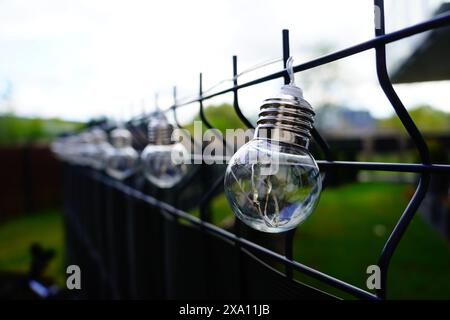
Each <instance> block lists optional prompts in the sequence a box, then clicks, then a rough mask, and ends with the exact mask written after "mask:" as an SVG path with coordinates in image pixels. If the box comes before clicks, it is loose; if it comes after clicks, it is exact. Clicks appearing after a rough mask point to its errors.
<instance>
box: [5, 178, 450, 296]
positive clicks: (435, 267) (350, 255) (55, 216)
mask: <svg viewBox="0 0 450 320" xmlns="http://www.w3.org/2000/svg"><path fill="white" fill-rule="evenodd" d="M411 191H412V189H411V187H409V186H406V185H401V184H391V183H359V184H352V185H347V186H342V187H339V188H329V189H327V190H325V191H324V192H323V193H322V196H321V199H320V202H319V205H318V207H317V210H316V211H315V212H314V213H313V214H312V215H311V217H309V218H308V219H307V220H306V222H305V223H304V224H302V225H301V226H300V227H299V228H298V230H297V233H296V242H295V246H294V248H295V259H296V260H298V261H300V262H301V263H304V264H306V265H308V266H311V267H313V268H316V269H318V270H320V271H322V272H325V273H329V274H330V275H332V276H334V277H337V278H339V279H342V280H344V281H347V282H350V283H352V284H354V285H356V286H359V287H361V288H364V287H365V282H366V278H367V274H366V268H367V266H368V265H371V264H376V263H377V259H378V256H379V254H380V252H381V249H382V247H383V244H384V242H385V241H386V239H387V237H388V235H389V232H390V231H391V230H392V228H393V227H394V225H395V223H396V221H397V219H398V218H399V217H400V215H401V213H402V212H403V209H404V208H405V206H406V204H407V202H408V200H409V197H410V196H411ZM212 211H213V212H214V222H215V223H216V224H219V225H220V224H221V223H223V221H224V220H225V219H229V218H230V217H232V213H231V211H230V210H229V207H228V204H227V202H226V199H225V197H224V196H223V195H222V196H219V197H217V198H216V199H214V201H213V203H212ZM62 230H63V229H62V216H61V215H60V214H59V213H58V212H57V211H46V212H43V213H40V214H35V215H30V216H24V217H21V218H20V219H17V220H15V221H11V222H9V223H7V224H5V225H2V226H0V269H1V270H23V271H25V270H27V268H28V266H29V261H30V256H29V253H28V248H29V245H30V244H31V243H32V242H35V241H37V242H39V243H41V244H42V245H43V246H44V247H46V248H54V249H55V250H56V252H57V257H56V259H55V260H54V261H53V262H52V264H51V265H50V268H49V270H48V275H50V276H53V277H55V278H56V279H58V280H59V281H60V282H61V281H63V279H64V270H63V258H64V249H63V248H64V245H63V231H62ZM296 276H297V277H298V278H299V279H301V280H303V281H306V282H308V283H311V284H314V285H316V286H318V287H321V288H326V289H327V290H329V288H327V287H323V285H321V284H318V283H317V282H314V281H312V280H311V279H308V278H305V277H304V276H301V275H299V274H297V275H296ZM388 285H389V288H388V298H392V299H408V298H411V299H433V298H434V299H449V298H450V247H449V244H448V243H446V242H445V241H444V240H443V239H442V238H441V237H440V236H439V235H438V234H437V233H436V232H435V231H434V230H433V229H432V228H431V227H430V226H429V225H428V224H426V223H425V222H424V221H423V220H422V218H421V217H420V216H419V215H416V217H415V218H414V219H413V221H412V223H411V225H410V227H409V228H408V230H407V233H406V235H405V237H404V238H403V239H402V241H401V242H400V245H399V247H398V250H397V251H396V253H395V255H394V257H393V259H392V263H391V268H390V273H389V281H388ZM331 292H333V293H335V292H336V291H333V290H331Z"/></svg>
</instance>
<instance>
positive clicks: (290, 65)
mask: <svg viewBox="0 0 450 320" xmlns="http://www.w3.org/2000/svg"><path fill="white" fill-rule="evenodd" d="M286 71H287V73H288V75H289V79H290V82H289V85H291V86H293V85H295V75H294V58H292V56H290V57H289V58H288V59H287V60H286Z"/></svg>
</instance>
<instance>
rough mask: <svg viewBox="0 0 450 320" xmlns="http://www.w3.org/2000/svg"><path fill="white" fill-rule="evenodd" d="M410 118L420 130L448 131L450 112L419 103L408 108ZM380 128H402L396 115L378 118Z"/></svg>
mask: <svg viewBox="0 0 450 320" xmlns="http://www.w3.org/2000/svg"><path fill="white" fill-rule="evenodd" d="M409 114H410V115H411V118H412V119H413V120H414V122H415V123H416V125H417V127H418V128H419V129H420V130H422V131H431V132H448V131H449V130H450V113H447V112H445V111H441V110H437V109H434V108H433V107H431V106H428V105H421V106H418V107H416V108H414V109H412V110H409ZM378 123H379V126H380V128H386V129H392V130H402V131H403V130H404V129H403V125H402V123H401V121H400V119H399V118H398V117H397V115H392V116H391V117H389V118H385V119H380V120H379V122H378Z"/></svg>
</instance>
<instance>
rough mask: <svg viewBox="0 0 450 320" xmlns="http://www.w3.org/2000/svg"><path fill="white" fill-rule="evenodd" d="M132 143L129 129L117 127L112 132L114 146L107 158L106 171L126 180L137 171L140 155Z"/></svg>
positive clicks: (114, 176) (112, 175)
mask: <svg viewBox="0 0 450 320" xmlns="http://www.w3.org/2000/svg"><path fill="white" fill-rule="evenodd" d="M131 143H132V135H131V133H130V131H128V130H127V129H125V128H117V129H114V130H113V131H112V132H111V144H112V146H113V148H112V149H111V151H110V152H108V155H107V158H106V172H107V173H108V174H109V175H110V176H111V177H113V178H116V179H118V180H124V179H126V178H128V177H130V176H131V175H132V174H134V173H135V172H136V170H137V168H138V164H139V155H138V153H137V152H136V150H134V149H133V147H132V146H131Z"/></svg>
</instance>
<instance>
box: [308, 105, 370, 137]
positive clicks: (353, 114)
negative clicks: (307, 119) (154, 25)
mask: <svg viewBox="0 0 450 320" xmlns="http://www.w3.org/2000/svg"><path fill="white" fill-rule="evenodd" d="M315 126H316V127H317V128H318V129H319V130H320V131H321V132H323V133H325V134H327V135H353V134H358V135H359V134H362V135H368V134H372V133H374V132H375V130H376V128H377V124H376V120H375V119H374V117H372V115H371V114H370V112H369V111H368V110H353V109H349V108H347V107H341V106H335V105H325V106H322V107H320V108H317V110H316V117H315Z"/></svg>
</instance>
